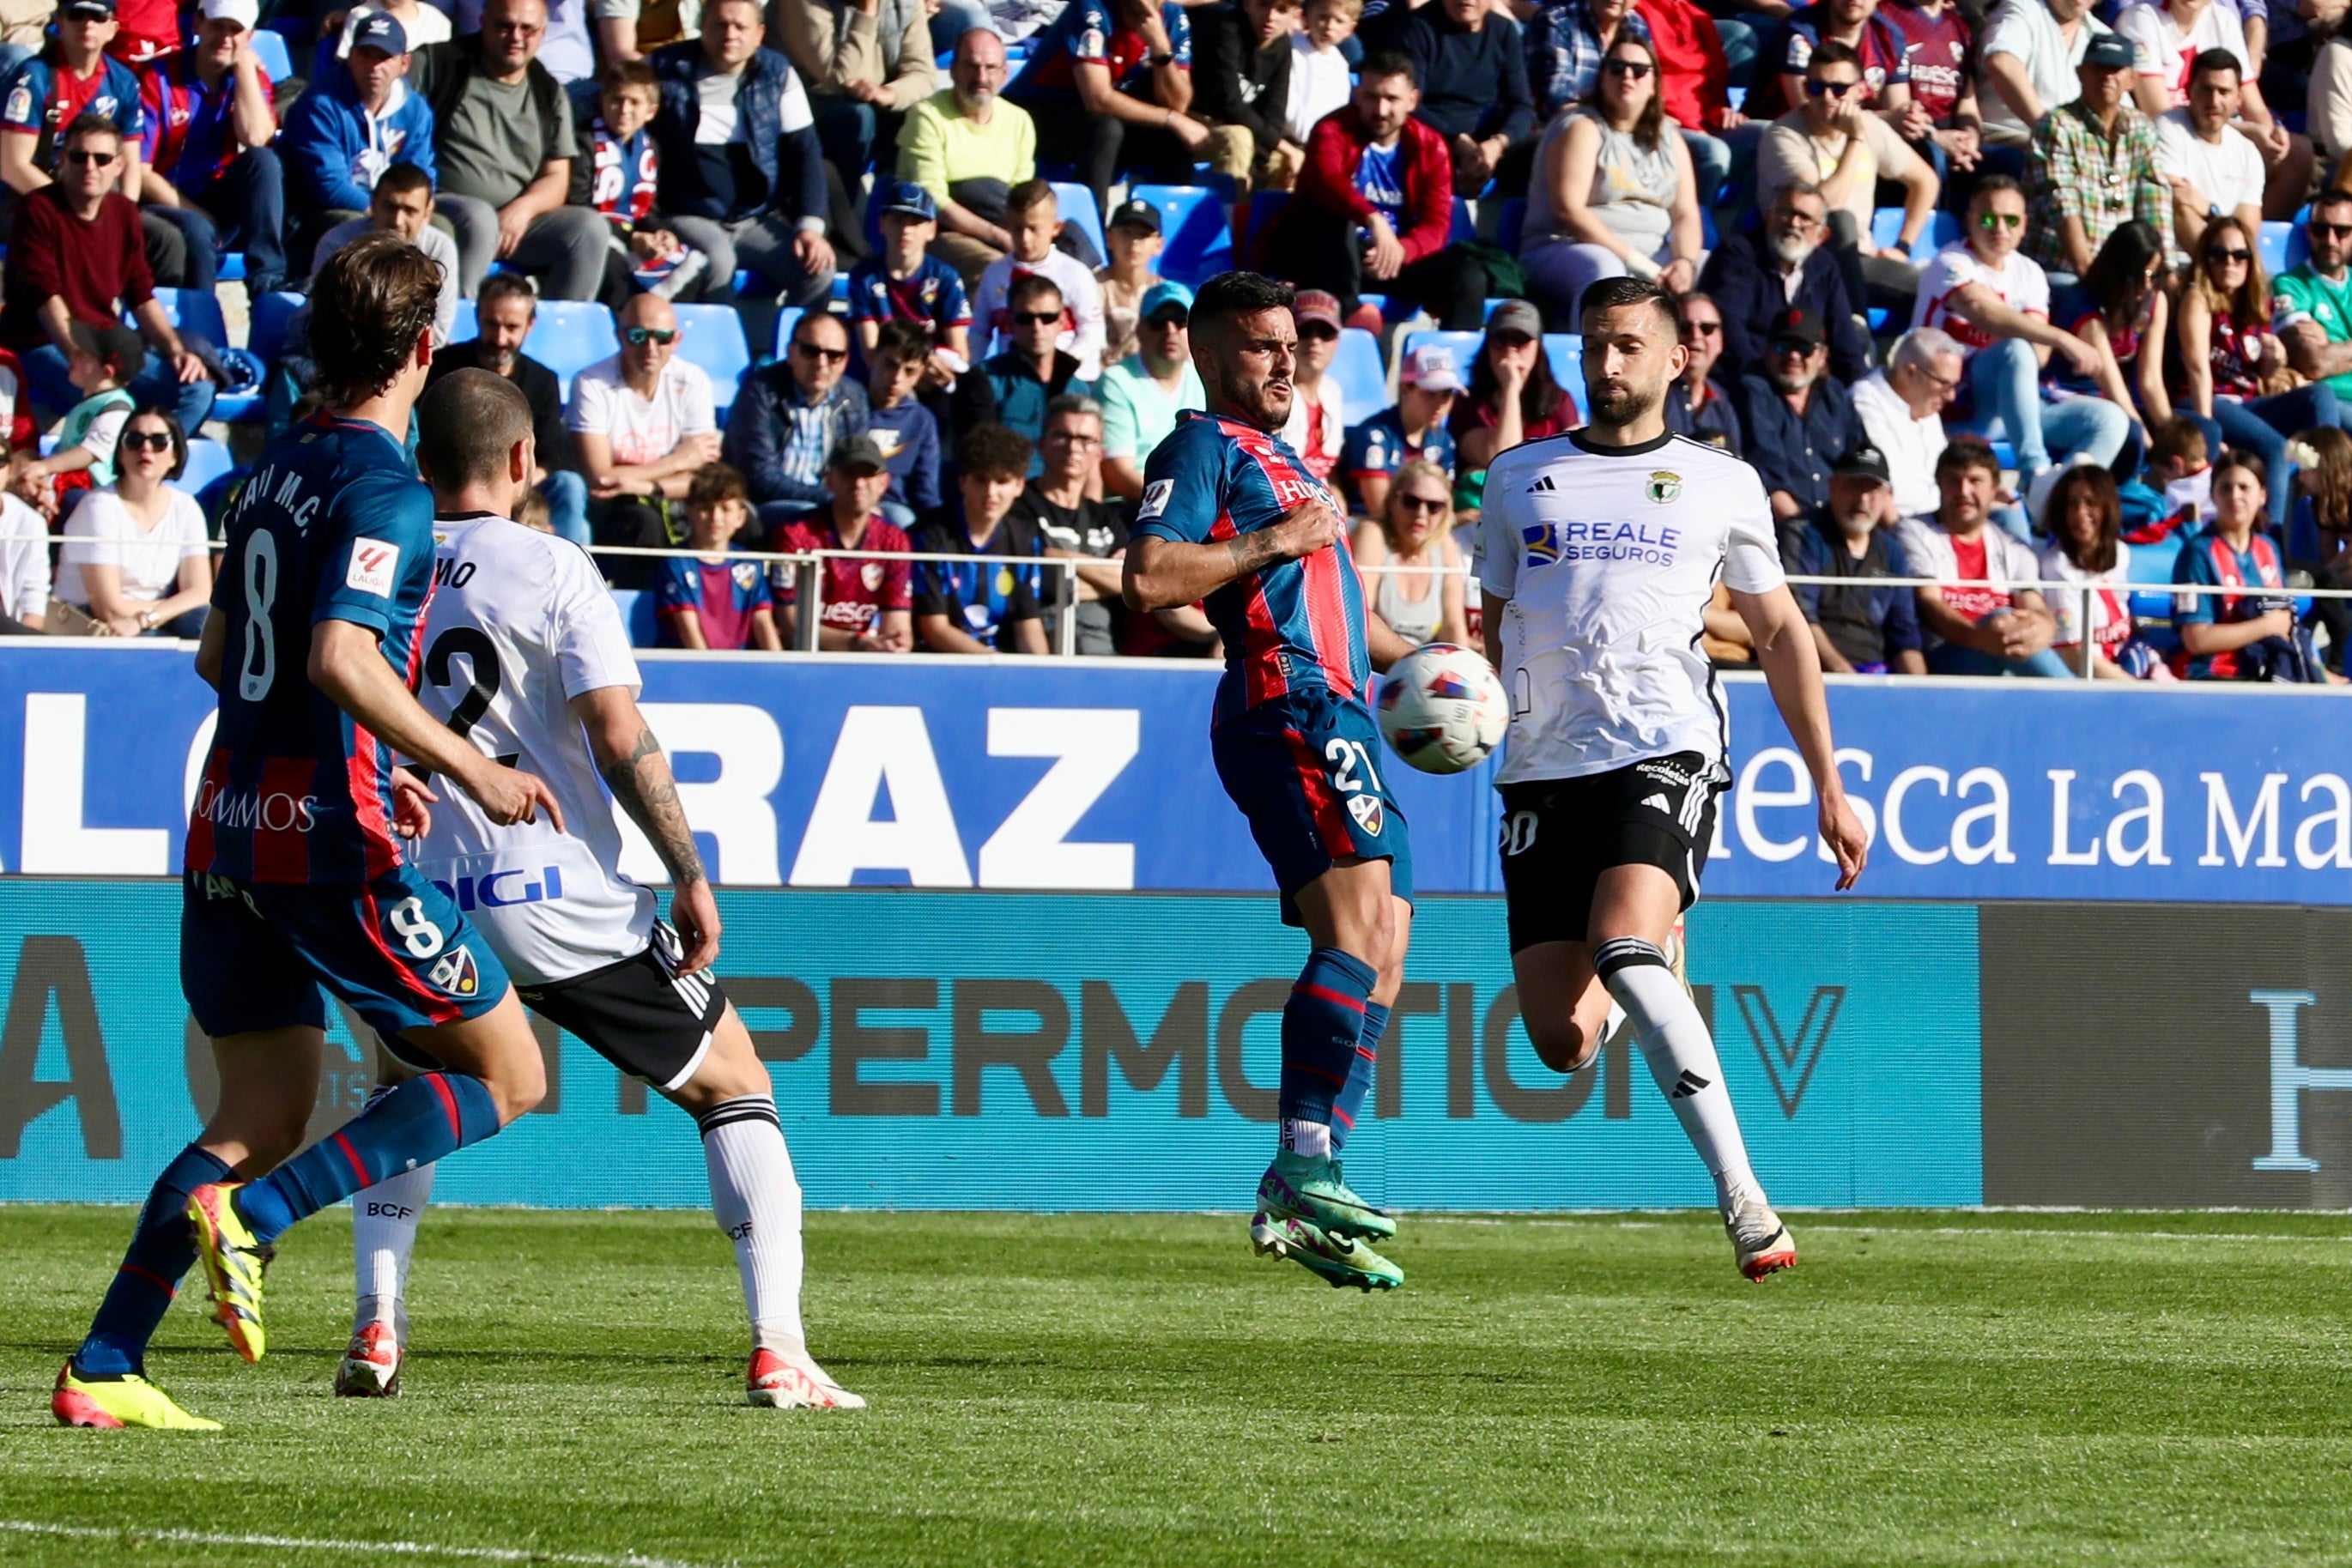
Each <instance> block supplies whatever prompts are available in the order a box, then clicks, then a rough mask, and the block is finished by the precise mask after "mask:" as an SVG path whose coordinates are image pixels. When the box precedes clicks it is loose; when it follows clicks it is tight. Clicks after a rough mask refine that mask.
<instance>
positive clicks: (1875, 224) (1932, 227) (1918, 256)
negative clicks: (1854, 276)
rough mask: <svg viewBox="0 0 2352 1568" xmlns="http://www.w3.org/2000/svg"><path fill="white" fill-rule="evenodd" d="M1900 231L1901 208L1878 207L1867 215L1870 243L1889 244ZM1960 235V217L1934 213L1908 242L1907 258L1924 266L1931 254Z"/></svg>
mask: <svg viewBox="0 0 2352 1568" xmlns="http://www.w3.org/2000/svg"><path fill="white" fill-rule="evenodd" d="M1902 234H1903V209H1902V208H1901V207H1881V208H1879V209H1878V210H1877V211H1875V212H1874V213H1872V214H1870V243H1871V244H1873V245H1874V246H1890V245H1893V244H1894V243H1895V240H1897V239H1898V238H1900V237H1901V236H1902ZM1959 237H1960V220H1959V219H1958V218H1956V217H1954V216H1953V215H1952V214H1949V213H1937V214H1933V215H1931V216H1930V217H1929V219H1928V220H1927V223H1925V224H1923V225H1920V229H1919V235H1918V237H1917V238H1916V239H1915V240H1913V241H1912V242H1911V259H1912V260H1913V261H1915V262H1917V263H1919V264H1920V265H1922V266H1925V265H1926V264H1927V261H1928V260H1929V259H1930V258H1932V257H1933V256H1935V254H1936V253H1937V251H1939V250H1941V249H1943V248H1944V247H1945V246H1948V245H1949V244H1951V243H1952V241H1954V240H1956V239H1958V238H1959Z"/></svg>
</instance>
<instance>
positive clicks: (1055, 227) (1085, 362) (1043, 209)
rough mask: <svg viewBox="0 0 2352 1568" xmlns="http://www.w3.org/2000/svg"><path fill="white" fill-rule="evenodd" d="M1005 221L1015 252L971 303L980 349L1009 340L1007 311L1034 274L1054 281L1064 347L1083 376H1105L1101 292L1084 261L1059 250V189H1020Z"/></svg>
mask: <svg viewBox="0 0 2352 1568" xmlns="http://www.w3.org/2000/svg"><path fill="white" fill-rule="evenodd" d="M1004 211H1005V222H1006V223H1008V224H1010V225H1013V226H1012V230H1011V237H1012V240H1013V249H1012V251H1011V253H1010V254H1009V255H1006V256H999V257H998V258H997V259H996V260H994V261H992V262H991V263H989V264H988V270H987V271H986V272H984V273H982V275H981V278H980V288H979V290H978V292H977V293H976V294H975V295H974V297H973V299H972V316H973V319H975V320H977V321H978V322H979V324H980V331H981V346H982V348H983V349H984V350H986V351H988V352H990V353H994V352H995V351H996V350H997V349H998V348H1000V347H1002V346H1003V344H1005V343H1006V342H1008V341H1010V335H1011V329H1010V328H1009V327H1008V326H1007V325H1006V312H1007V310H1008V308H1009V307H1010V305H1011V303H1012V300H1011V290H1012V287H1013V281H1014V280H1015V279H1016V278H1020V277H1027V276H1028V275H1030V274H1032V273H1039V274H1043V275H1044V276H1045V277H1049V278H1051V279H1053V281H1054V284H1055V287H1056V288H1057V289H1058V290H1059V291H1060V293H1061V296H1062V304H1063V306H1064V308H1066V309H1067V310H1068V312H1069V319H1067V320H1066V321H1064V322H1063V324H1062V330H1061V333H1060V337H1059V340H1058V341H1059V346H1060V347H1062V348H1065V349H1067V350H1069V351H1070V353H1071V354H1072V355H1073V356H1075V357H1076V360H1077V361H1078V373H1079V374H1080V375H1082V376H1084V377H1085V378H1086V379H1087V380H1088V381H1092V380H1093V379H1094V378H1095V377H1097V376H1098V375H1100V374H1102V367H1103V338H1104V333H1103V303H1102V287H1101V286H1100V285H1099V284H1097V283H1096V282H1095V275H1094V273H1093V271H1092V270H1091V269H1090V268H1089V267H1087V264H1086V263H1085V262H1083V261H1080V260H1079V259H1078V258H1077V257H1076V256H1072V255H1070V254H1069V253H1068V252H1067V251H1065V250H1062V249H1059V248H1058V247H1056V246H1055V244H1054V236H1055V235H1057V234H1059V233H1060V232H1061V227H1062V213H1061V206H1060V204H1059V203H1058V201H1057V200H1056V199H1055V195H1054V187H1053V186H1052V185H1050V184H1047V183H1045V181H1043V180H1030V181H1027V182H1025V183H1022V184H1019V185H1015V186H1014V187H1013V189H1012V191H1011V192H1010V193H1007V194H1006V196H1005V199H1004Z"/></svg>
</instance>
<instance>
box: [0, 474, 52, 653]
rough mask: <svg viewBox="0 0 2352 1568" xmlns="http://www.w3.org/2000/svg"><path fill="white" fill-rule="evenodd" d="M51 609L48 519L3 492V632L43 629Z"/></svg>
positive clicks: (0, 616)
mask: <svg viewBox="0 0 2352 1568" xmlns="http://www.w3.org/2000/svg"><path fill="white" fill-rule="evenodd" d="M48 612H49V525H48V522H47V519H46V518H44V517H42V516H41V514H40V513H38V512H37V511H35V510H33V508H32V507H28V506H26V504H25V503H24V502H23V501H21V500H18V499H17V498H16V497H14V496H11V495H7V494H5V493H0V636H5V637H14V636H17V635H19V634H21V633H24V632H39V631H41V630H42V629H43V628H44V626H45V625H46V623H47V615H48Z"/></svg>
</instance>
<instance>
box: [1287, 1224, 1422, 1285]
mask: <svg viewBox="0 0 2352 1568" xmlns="http://www.w3.org/2000/svg"><path fill="white" fill-rule="evenodd" d="M1250 1245H1251V1246H1253V1247H1255V1248H1256V1249H1257V1250H1258V1252H1259V1255H1260V1256H1265V1255H1268V1254H1271V1255H1272V1256H1274V1257H1276V1258H1287V1259H1289V1260H1291V1261H1292V1262H1294V1263H1297V1264H1298V1265H1300V1266H1301V1267H1303V1268H1306V1269H1308V1270H1313V1271H1314V1272H1315V1273H1317V1274H1319V1275H1321V1276H1322V1277H1323V1278H1324V1279H1326V1280H1328V1281H1331V1285H1332V1288H1333V1289H1335V1290H1336V1289H1338V1288H1339V1287H1340V1286H1342V1285H1353V1286H1355V1287H1356V1288H1357V1289H1358V1290H1360V1291H1393V1290H1395V1289H1396V1288H1397V1287H1398V1286H1400V1285H1402V1284H1403V1283H1404V1270H1402V1269H1400V1268H1398V1267H1397V1266H1396V1265H1395V1264H1393V1263H1391V1262H1390V1261H1389V1260H1387V1259H1385V1258H1383V1257H1381V1255H1380V1254H1379V1253H1377V1252H1375V1251H1373V1250H1372V1249H1370V1248H1369V1247H1367V1246H1365V1245H1364V1244H1363V1243H1362V1242H1360V1241H1357V1240H1354V1239H1350V1238H1349V1237H1345V1236H1334V1235H1332V1234H1331V1233H1330V1232H1328V1231H1327V1230H1325V1229H1323V1228H1321V1227H1320V1226H1318V1225H1317V1224H1316V1223H1315V1222H1314V1221H1313V1220H1311V1219H1302V1218H1299V1217H1298V1216H1297V1215H1295V1214H1261V1215H1259V1216H1258V1217H1257V1218H1255V1219H1253V1220H1251V1221H1250Z"/></svg>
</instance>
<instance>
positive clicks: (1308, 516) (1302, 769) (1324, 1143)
mask: <svg viewBox="0 0 2352 1568" xmlns="http://www.w3.org/2000/svg"><path fill="white" fill-rule="evenodd" d="M1297 349H1298V329H1297V322H1296V320H1295V319H1293V317H1292V314H1291V291H1290V288H1289V286H1288V285H1286V284H1281V283H1276V282H1275V281H1273V280H1272V279H1271V278H1265V277H1258V276H1257V275H1256V274H1255V273H1248V272H1228V273H1225V274H1223V275H1222V276H1220V277H1213V278H1211V279H1210V280H1209V281H1208V282H1207V283H1206V284H1205V285H1203V286H1202V289H1201V292H1200V295H1199V297H1198V298H1195V299H1194V300H1193V302H1192V363H1193V365H1194V366H1195V367H1196V368H1197V369H1198V370H1199V371H1200V372H1201V385H1202V390H1203V391H1204V392H1206V393H1207V401H1208V405H1209V406H1208V412H1206V413H1188V414H1185V415H1184V416H1182V418H1181V419H1180V420H1179V421H1178V422H1177V425H1176V428H1175V430H1174V431H1173V432H1171V434H1169V436H1168V438H1167V439H1166V440H1164V441H1162V442H1161V443H1160V445H1159V446H1158V447H1157V448H1156V449H1154V451H1153V452H1152V454H1151V460H1150V463H1149V464H1147V465H1145V468H1144V475H1143V477H1144V485H1143V500H1142V502H1141V504H1140V505H1139V507H1137V508H1136V520H1135V525H1134V528H1132V530H1131V536H1132V542H1131V543H1130V544H1129V547H1128V551H1127V563H1126V568H1125V571H1126V585H1125V586H1126V599H1127V602H1128V603H1129V605H1130V606H1131V607H1133V608H1135V609H1137V610H1165V609H1170V608H1172V607H1174V606H1177V605H1183V604H1191V603H1192V602H1193V601H1196V600H1205V601H1207V608H1208V612H1209V619H1210V620H1211V621H1212V622H1214V623H1215V625H1216V628H1217V632H1218V633H1219V635H1221V636H1222V637H1223V639H1224V644H1225V676H1224V680H1223V683H1222V684H1220V685H1219V686H1218V688H1217V701H1216V709H1215V716H1214V717H1213V720H1212V722H1211V728H1210V731H1209V744H1210V749H1211V751H1212V752H1213V755H1214V757H1215V758H1216V764H1217V777H1218V778H1219V779H1221V780H1222V781H1223V784H1224V787H1225V792H1226V793H1227V794H1229V795H1231V796H1232V797H1233V799H1234V804H1235V805H1236V806H1239V807H1240V808H1241V809H1242V814H1243V815H1244V816H1245V817H1247V818H1248V819H1249V824H1250V832H1251V834H1252V836H1253V837H1255V839H1256V841H1257V846H1258V849H1259V850H1260V852H1263V853H1264V854H1265V858H1266V861H1267V863H1268V864H1270V865H1271V866H1272V867H1273V868H1274V877H1275V882H1276V885H1278V886H1279V887H1280V888H1281V890H1282V917H1283V920H1284V922H1285V923H1286V924H1287V925H1304V926H1305V927H1306V928H1307V937H1308V939H1309V940H1310V941H1311V942H1313V944H1314V948H1313V950H1312V951H1311V952H1309V953H1308V954H1307V967H1306V968H1305V969H1304V970H1302V971H1301V972H1300V974H1299V977H1298V983H1297V985H1295V986H1293V987H1292V988H1291V991H1290V998H1289V1000H1288V1001H1287V1002H1286V1003H1285V1004H1284V1005H1283V1009H1282V1079H1281V1087H1280V1090H1279V1092H1278V1093H1277V1096H1276V1099H1277V1111H1278V1115H1279V1119H1280V1124H1281V1128H1280V1138H1279V1142H1278V1144H1277V1145H1276V1153H1275V1157H1274V1163H1273V1165H1272V1166H1269V1167H1267V1170H1266V1173H1265V1177H1264V1178H1263V1179H1262V1180H1261V1181H1260V1182H1259V1183H1258V1189H1257V1207H1256V1212H1255V1216H1254V1218H1252V1220H1251V1223H1250V1239H1251V1241H1252V1243H1253V1244H1254V1245H1255V1247H1256V1248H1257V1249H1258V1251H1259V1252H1261V1253H1267V1254H1272V1255H1274V1256H1276V1257H1284V1258H1291V1259H1295V1260H1297V1261H1298V1262H1299V1263H1301V1264H1304V1265H1305V1266H1306V1267H1307V1268H1308V1269H1310V1270H1313V1271H1314V1272H1316V1273H1317V1274H1319V1275H1321V1276H1322V1277H1323V1278H1324V1279H1327V1280H1328V1281H1330V1282H1331V1283H1332V1284H1333V1285H1335V1286H1338V1285H1356V1286H1360V1287H1361V1288H1362V1289H1364V1290H1368V1291H1369V1290H1374V1289H1381V1290H1388V1289H1393V1288H1394V1287H1396V1286H1398V1285H1401V1284H1402V1283H1404V1275H1403V1273H1402V1271H1401V1270H1398V1268H1397V1266H1396V1265H1395V1264H1393V1263H1391V1262H1390V1261H1389V1260H1387V1259H1385V1258H1383V1257H1381V1255H1380V1254H1379V1253H1377V1252H1375V1251H1373V1250H1372V1249H1371V1247H1370V1241H1373V1240H1383V1239H1387V1238H1389V1237H1391V1236H1393V1235H1395V1234H1396V1221H1395V1220H1394V1219H1393V1218H1391V1217H1390V1216H1389V1215H1388V1214H1386V1213H1384V1212H1382V1211H1381V1210H1380V1209H1377V1208H1374V1207H1372V1206H1371V1205H1370V1204H1368V1203H1366V1202H1365V1201H1364V1200H1363V1199H1362V1198H1361V1197H1358V1196H1357V1195H1356V1194H1355V1192H1354V1191H1352V1190H1351V1189H1350V1188H1349V1186H1348V1184H1347V1181H1346V1179H1345V1178H1344V1177H1343V1176H1342V1175H1341V1172H1340V1167H1339V1160H1338V1158H1337V1155H1339V1150H1340V1149H1341V1148H1342V1147H1344V1146H1345V1145H1346V1144H1347V1140H1348V1132H1349V1128H1350V1127H1352V1126H1353V1125H1354V1124H1355V1119H1356V1116H1357V1114H1358V1113H1360V1110H1361V1109H1362V1106H1363V1103H1364V1092H1365V1091H1366V1090H1367V1089H1368V1088H1370V1085H1371V1082H1372V1067H1373V1062H1374V1060H1375V1058H1376V1056H1377V1054H1378V1051H1379V1049H1380V1041H1381V1031H1382V1030H1384V1029H1385V1028H1386V1027H1387V1024H1388V1019H1389V1007H1390V1004H1391V1003H1392V1002H1393V1001H1395V999H1396V994H1397V987H1398V984H1399V982H1400V981H1401V980H1402V977H1403V975H1404V952H1405V944H1406V940H1407V937H1408V936H1409V934H1410V932H1411V929H1412V852H1411V850H1410V849H1409V847H1408V845H1407V842H1406V838H1405V824H1404V815H1403V813H1402V812H1401V811H1399V810H1397V808H1396V802H1395V801H1394V800H1391V799H1390V798H1389V793H1388V789H1387V787H1386V786H1384V785H1383V784H1382V783H1381V777H1380V768H1379V767H1378V765H1377V763H1376V761H1375V758H1377V756H1378V754H1379V751H1380V746H1381V740H1380V731H1379V730H1378V728H1376V727H1374V725H1373V722H1372V716H1371V710H1370V708H1368V707H1366V706H1364V688H1365V686H1366V685H1368V684H1369V682H1370V678H1371V671H1370V665H1371V664H1373V663H1375V662H1376V663H1378V664H1380V665H1381V668H1383V669H1385V668H1387V667H1388V665H1389V664H1391V662H1393V661H1394V660H1396V659H1400V658H1402V657H1403V656H1404V655H1405V653H1408V652H1410V645H1409V644H1408V643H1405V641H1404V640H1403V639H1402V638H1401V637H1399V636H1398V635H1397V634H1396V633H1395V632H1391V630H1389V628H1388V626H1387V625H1386V624H1385V623H1383V622H1381V619H1380V617H1379V616H1377V615H1375V614H1372V613H1370V612H1368V611H1367V610H1366V609H1365V608H1364V593H1363V584H1362V582H1361V581H1360V580H1359V579H1358V577H1357V575H1356V565H1355V561H1354V559H1352V558H1351V557H1350V556H1349V553H1348V541H1347V536H1346V535H1345V533H1344V532H1343V531H1342V528H1341V524H1340V519H1341V517H1342V516H1343V515H1344V512H1343V508H1342V507H1340V505H1339V500H1338V498H1337V497H1334V496H1333V495H1332V494H1331V492H1330V491H1329V490H1328V488H1326V487H1325V486H1324V485H1323V483H1322V481H1320V480H1318V479H1317V478H1316V477H1315V476H1313V475H1312V474H1310V473H1308V472H1307V466H1306V465H1305V464H1304V463H1302V462H1300V461H1299V458H1298V455H1297V453H1295V452H1293V451H1291V450H1290V448H1289V447H1288V446H1286V445H1285V444H1283V442H1282V439H1281V437H1280V436H1279V435H1277V434H1276V432H1278V431H1279V430H1281V429H1282V427H1283V425H1284V423H1286V421H1287V420H1288V419H1289V417H1290V403H1291V395H1292V384H1291V371H1292V368H1293V366H1294V365H1295V363H1296V361H1297Z"/></svg>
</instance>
